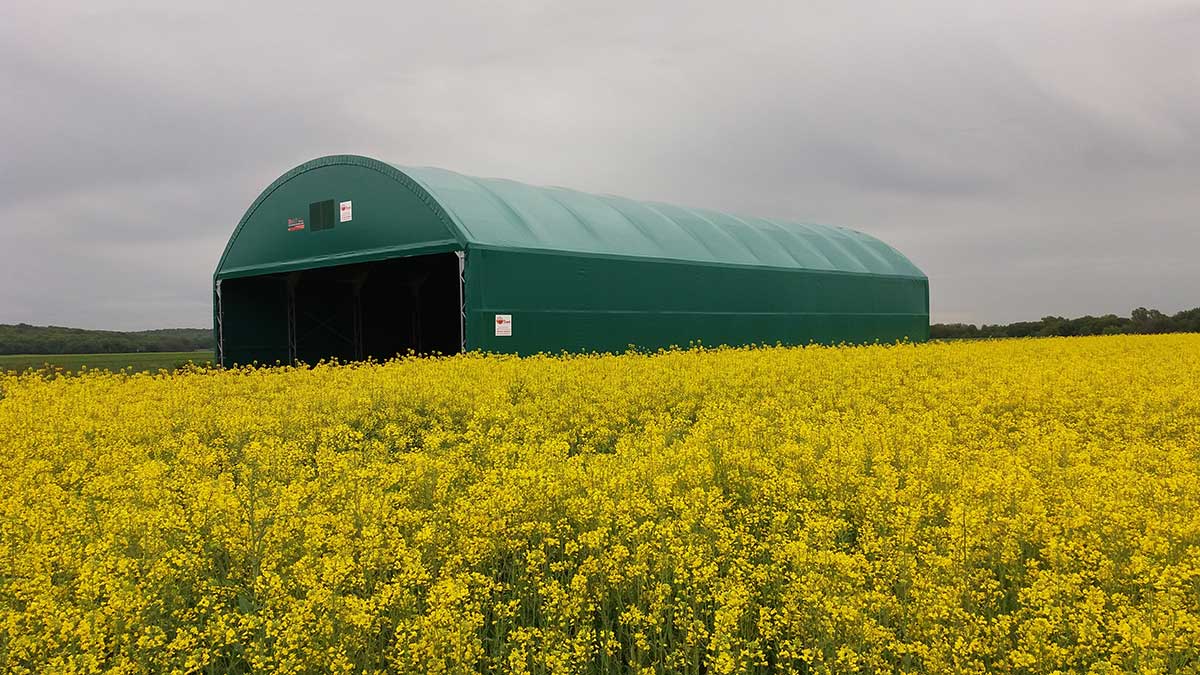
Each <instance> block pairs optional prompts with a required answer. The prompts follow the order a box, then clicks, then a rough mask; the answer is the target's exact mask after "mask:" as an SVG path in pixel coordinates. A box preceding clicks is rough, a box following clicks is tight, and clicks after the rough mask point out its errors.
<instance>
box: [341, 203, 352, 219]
mask: <svg viewBox="0 0 1200 675" xmlns="http://www.w3.org/2000/svg"><path fill="white" fill-rule="evenodd" d="M353 205H354V202H342V211H341V215H340V216H339V217H340V218H341V220H340V221H338V222H341V223H348V222H350V219H351V218H353V217H354V212H353V211H352V210H351V207H352V206H353Z"/></svg>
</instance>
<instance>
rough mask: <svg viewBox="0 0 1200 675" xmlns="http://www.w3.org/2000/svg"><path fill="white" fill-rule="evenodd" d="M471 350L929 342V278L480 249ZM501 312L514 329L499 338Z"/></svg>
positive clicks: (471, 263) (475, 260) (473, 279)
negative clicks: (496, 321)
mask: <svg viewBox="0 0 1200 675" xmlns="http://www.w3.org/2000/svg"><path fill="white" fill-rule="evenodd" d="M467 266H468V270H469V274H468V307H469V313H468V317H467V320H468V347H469V348H470V349H482V350H485V351H494V352H515V353H521V354H528V353H535V352H538V351H547V352H558V351H562V350H568V351H592V350H595V351H623V350H625V349H626V348H628V347H629V346H630V345H635V346H637V347H642V348H657V347H668V346H672V345H676V346H687V345H688V344H690V343H693V342H700V343H702V344H704V345H708V346H716V345H722V344H725V345H742V344H749V343H759V344H761V343H770V344H774V343H776V342H780V343H784V344H807V343H809V342H820V343H825V344H832V343H838V342H854V343H862V342H874V341H876V340H878V341H881V342H893V341H896V340H902V339H905V338H907V339H910V340H917V341H921V340H926V339H928V337H929V309H928V281H927V280H926V279H920V278H910V277H884V276H871V275H860V274H846V273H822V272H811V271H804V270H774V269H755V268H738V267H728V266H715V265H699V264H689V263H675V262H664V261H657V260H630V259H616V258H602V257H587V256H571V255H565V254H545V253H537V252H517V251H505V250H491V249H473V250H472V251H471V252H470V254H469V255H468V262H467ZM497 314H511V315H512V321H513V323H512V335H511V336H510V337H499V336H496V334H495V318H496V315H497Z"/></svg>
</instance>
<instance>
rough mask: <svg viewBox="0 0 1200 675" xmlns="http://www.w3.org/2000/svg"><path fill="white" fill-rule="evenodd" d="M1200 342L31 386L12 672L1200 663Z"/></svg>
mask: <svg viewBox="0 0 1200 675" xmlns="http://www.w3.org/2000/svg"><path fill="white" fill-rule="evenodd" d="M1198 382H1200V335H1174V336H1153V337H1133V336H1129V337H1097V338H1075V339H1040V340H1010V341H988V342H975V343H943V344H937V343H934V344H927V345H901V346H889V347H883V346H871V347H852V348H851V347H843V348H820V347H810V348H792V349H787V348H770V349H739V350H718V351H686V352H672V353H665V354H659V355H637V354H627V355H621V356H579V357H571V358H550V357H533V358H526V359H516V358H508V357H494V356H493V357H484V356H479V355H466V356H459V357H454V358H446V359H406V360H400V361H395V362H391V363H387V364H383V365H357V366H348V367H345V366H343V367H333V366H320V367H316V368H313V369H308V370H303V369H291V368H280V369H272V370H260V371H250V370H235V371H227V372H220V371H204V370H196V371H193V372H185V373H179V374H175V375H170V374H165V373H162V374H159V375H121V374H109V373H93V374H87V375H84V376H81V377H47V376H45V375H42V376H37V375H24V376H19V377H18V376H0V471H2V475H0V667H2V668H3V669H4V670H5V671H7V672H13V673H42V672H99V671H108V672H120V673H170V672H175V673H200V672H205V673H242V672H280V673H324V672H347V673H349V672H354V673H359V672H376V673H383V672H402V673H408V672H411V673H426V672H429V673H465V672H511V673H601V672H606V673H628V672H645V673H650V672H654V673H666V672H671V673H674V672H679V673H713V674H718V673H719V674H724V673H744V672H812V673H835V672H836V673H849V672H929V673H943V672H978V673H983V672H997V673H1006V672H1007V673H1050V672H1119V671H1138V672H1146V673H1156V672H1161V673H1168V672H1197V671H1200V386H1198V384H1197V383H1198Z"/></svg>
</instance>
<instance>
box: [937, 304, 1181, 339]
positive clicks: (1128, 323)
mask: <svg viewBox="0 0 1200 675" xmlns="http://www.w3.org/2000/svg"><path fill="white" fill-rule="evenodd" d="M1125 333H1135V334H1149V333H1200V307H1197V308H1195V309H1188V310H1184V311H1182V312H1177V313H1175V314H1170V315H1168V314H1164V313H1162V312H1160V311H1158V310H1157V309H1146V308H1145V307H1138V308H1137V309H1135V310H1133V311H1132V312H1130V314H1129V316H1128V317H1124V316H1117V315H1116V314H1105V315H1104V316H1081V317H1078V318H1074V319H1067V318H1064V317H1061V316H1047V317H1044V318H1042V320H1040V321H1018V322H1017V323H1010V324H983V325H980V326H976V325H974V324H969V323H935V324H933V325H931V326H930V327H929V337H931V338H934V339H953V338H1001V337H1049V336H1069V335H1120V334H1125Z"/></svg>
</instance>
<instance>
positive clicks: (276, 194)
mask: <svg viewBox="0 0 1200 675" xmlns="http://www.w3.org/2000/svg"><path fill="white" fill-rule="evenodd" d="M213 281H214V288H213V291H214V298H213V300H214V308H213V309H214V330H215V332H216V338H217V344H218V359H219V361H220V363H222V364H224V365H232V364H235V363H250V362H252V361H258V362H260V363H273V362H275V361H281V362H285V363H291V362H296V361H303V362H306V363H315V362H316V361H318V360H320V359H322V358H329V357H336V358H338V359H342V360H353V359H362V358H368V357H374V358H377V359H384V358H390V357H392V356H394V355H395V354H398V353H406V352H408V351H409V350H414V351H417V352H441V353H455V352H459V351H464V350H483V351H492V352H514V353H522V354H525V353H534V352H538V351H546V352H559V351H563V350H567V351H592V350H596V351H623V350H625V349H627V348H628V347H629V346H630V345H634V346H637V347H642V348H656V347H665V346H671V345H678V346H687V345H689V344H691V343H696V342H699V343H702V344H705V345H710V346H711V345H719V344H727V345H741V344H749V343H776V342H781V343H784V344H805V343H808V342H812V341H816V342H823V343H834V342H842V341H845V342H872V341H876V340H879V341H895V340H899V339H903V338H908V339H911V340H924V339H927V338H928V334H929V292H928V280H927V279H926V277H925V275H924V274H922V272H921V271H920V270H919V269H917V267H916V266H914V265H913V264H912V263H911V262H909V261H908V259H907V258H905V257H904V256H903V255H901V254H900V253H898V252H897V251H895V250H894V249H892V248H891V247H889V246H888V245H886V244H884V243H883V242H881V241H879V240H877V239H874V238H872V237H869V236H867V235H864V234H861V233H859V232H855V231H853V230H848V229H843V228H837V227H824V226H816V225H802V224H798V223H788V222H777V221H773V220H766V219H763V218H752V217H746V216H733V215H728V214H724V213H718V212H716V211H711V210H706V209H693V208H684V207H679V206H672V205H669V204H661V203H645V202H638V201H634V200H630V199H624V198H621V197H614V196H607V195H591V194H585V193H582V192H577V191H574V190H568V189H564V188H552V187H533V186H529V185H524V184H521V183H517V182H513V181H508V180H498V179H482V178H471V177H468V176H463V175H460V174H457V173H453V172H450V171H445V170H442V169H434V168H409V167H400V166H393V165H390V164H386V163H384V162H380V161H377V160H374V159H369V158H366V157H358V156H333V157H323V158H320V159H316V160H313V161H310V162H306V163H305V164H302V165H300V166H298V167H296V168H294V169H292V170H291V171H288V172H287V173H285V174H284V175H283V176H281V177H279V178H278V179H277V180H276V181H275V182H274V183H272V184H271V185H270V186H269V187H268V188H267V189H266V190H264V191H263V193H262V194H261V195H260V196H259V197H258V199H256V200H255V201H254V203H253V204H252V205H251V206H250V208H249V209H248V210H247V211H246V214H245V216H244V217H243V218H242V220H241V222H240V223H238V225H237V229H236V230H235V231H234V233H233V235H232V237H231V238H230V240H229V243H228V245H227V246H226V248H225V252H224V254H223V255H222V256H221V260H220V263H219V264H218V265H217V269H216V272H215V274H214V278H213Z"/></svg>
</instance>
